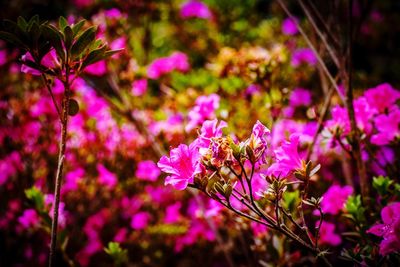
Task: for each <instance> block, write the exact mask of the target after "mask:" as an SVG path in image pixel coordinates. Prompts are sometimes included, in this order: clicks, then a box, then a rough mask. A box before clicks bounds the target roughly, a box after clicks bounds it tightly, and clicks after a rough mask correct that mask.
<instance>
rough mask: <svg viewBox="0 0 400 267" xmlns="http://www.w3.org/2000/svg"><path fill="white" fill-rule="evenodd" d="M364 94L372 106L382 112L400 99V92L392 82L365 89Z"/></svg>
mask: <svg viewBox="0 0 400 267" xmlns="http://www.w3.org/2000/svg"><path fill="white" fill-rule="evenodd" d="M364 96H365V98H366V99H367V102H368V104H369V105H370V106H371V107H372V108H375V109H376V110H377V111H378V112H380V113H382V112H385V110H386V109H390V108H391V107H392V106H394V105H395V104H396V101H397V100H399V99H400V92H399V91H398V90H396V89H394V88H393V87H392V86H391V85H390V84H388V83H383V84H380V85H378V86H376V87H374V88H370V89H368V90H367V91H365V93H364Z"/></svg>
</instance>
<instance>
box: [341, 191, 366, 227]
mask: <svg viewBox="0 0 400 267" xmlns="http://www.w3.org/2000/svg"><path fill="white" fill-rule="evenodd" d="M345 208H346V210H347V212H348V213H349V214H350V215H352V216H353V219H354V220H355V221H356V222H364V221H365V214H364V213H365V210H366V209H365V208H364V207H363V206H362V203H361V195H357V196H350V197H349V198H348V199H347V202H346V204H345Z"/></svg>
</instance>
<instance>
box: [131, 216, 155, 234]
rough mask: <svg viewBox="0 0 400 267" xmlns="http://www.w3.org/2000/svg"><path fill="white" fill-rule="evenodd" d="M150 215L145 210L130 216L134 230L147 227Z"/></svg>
mask: <svg viewBox="0 0 400 267" xmlns="http://www.w3.org/2000/svg"><path fill="white" fill-rule="evenodd" d="M150 219H151V216H150V214H149V213H148V212H146V211H141V212H138V213H136V214H135V215H133V216H132V220H131V227H132V228H133V229H135V230H142V229H144V228H146V227H147V225H148V224H149V221H150Z"/></svg>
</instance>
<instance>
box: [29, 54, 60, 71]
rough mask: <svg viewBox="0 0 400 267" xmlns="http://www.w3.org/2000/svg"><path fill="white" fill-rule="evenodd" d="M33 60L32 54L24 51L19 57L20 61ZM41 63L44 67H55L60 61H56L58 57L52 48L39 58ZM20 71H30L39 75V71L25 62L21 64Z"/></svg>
mask: <svg viewBox="0 0 400 267" xmlns="http://www.w3.org/2000/svg"><path fill="white" fill-rule="evenodd" d="M28 60H29V61H34V59H33V57H32V55H31V54H30V53H29V52H27V53H25V54H24V55H23V56H22V57H21V61H22V62H24V61H28ZM40 64H41V65H43V66H44V67H47V68H50V69H53V68H55V67H57V66H58V65H60V62H58V58H57V54H56V52H55V50H54V49H52V50H50V51H49V52H48V53H47V54H46V55H45V56H44V57H43V58H42V60H41V62H40ZM21 72H23V73H30V74H32V75H41V72H40V71H38V70H36V69H33V68H31V67H29V66H27V65H25V64H22V66H21Z"/></svg>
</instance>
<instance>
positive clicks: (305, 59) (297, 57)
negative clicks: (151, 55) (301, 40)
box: [291, 48, 317, 68]
mask: <svg viewBox="0 0 400 267" xmlns="http://www.w3.org/2000/svg"><path fill="white" fill-rule="evenodd" d="M301 64H309V65H311V66H314V65H315V64H317V58H316V56H315V54H314V52H313V51H312V50H311V49H309V48H299V49H297V50H296V51H294V52H293V55H292V61H291V65H292V66H293V67H295V68H296V67H298V66H300V65H301Z"/></svg>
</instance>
